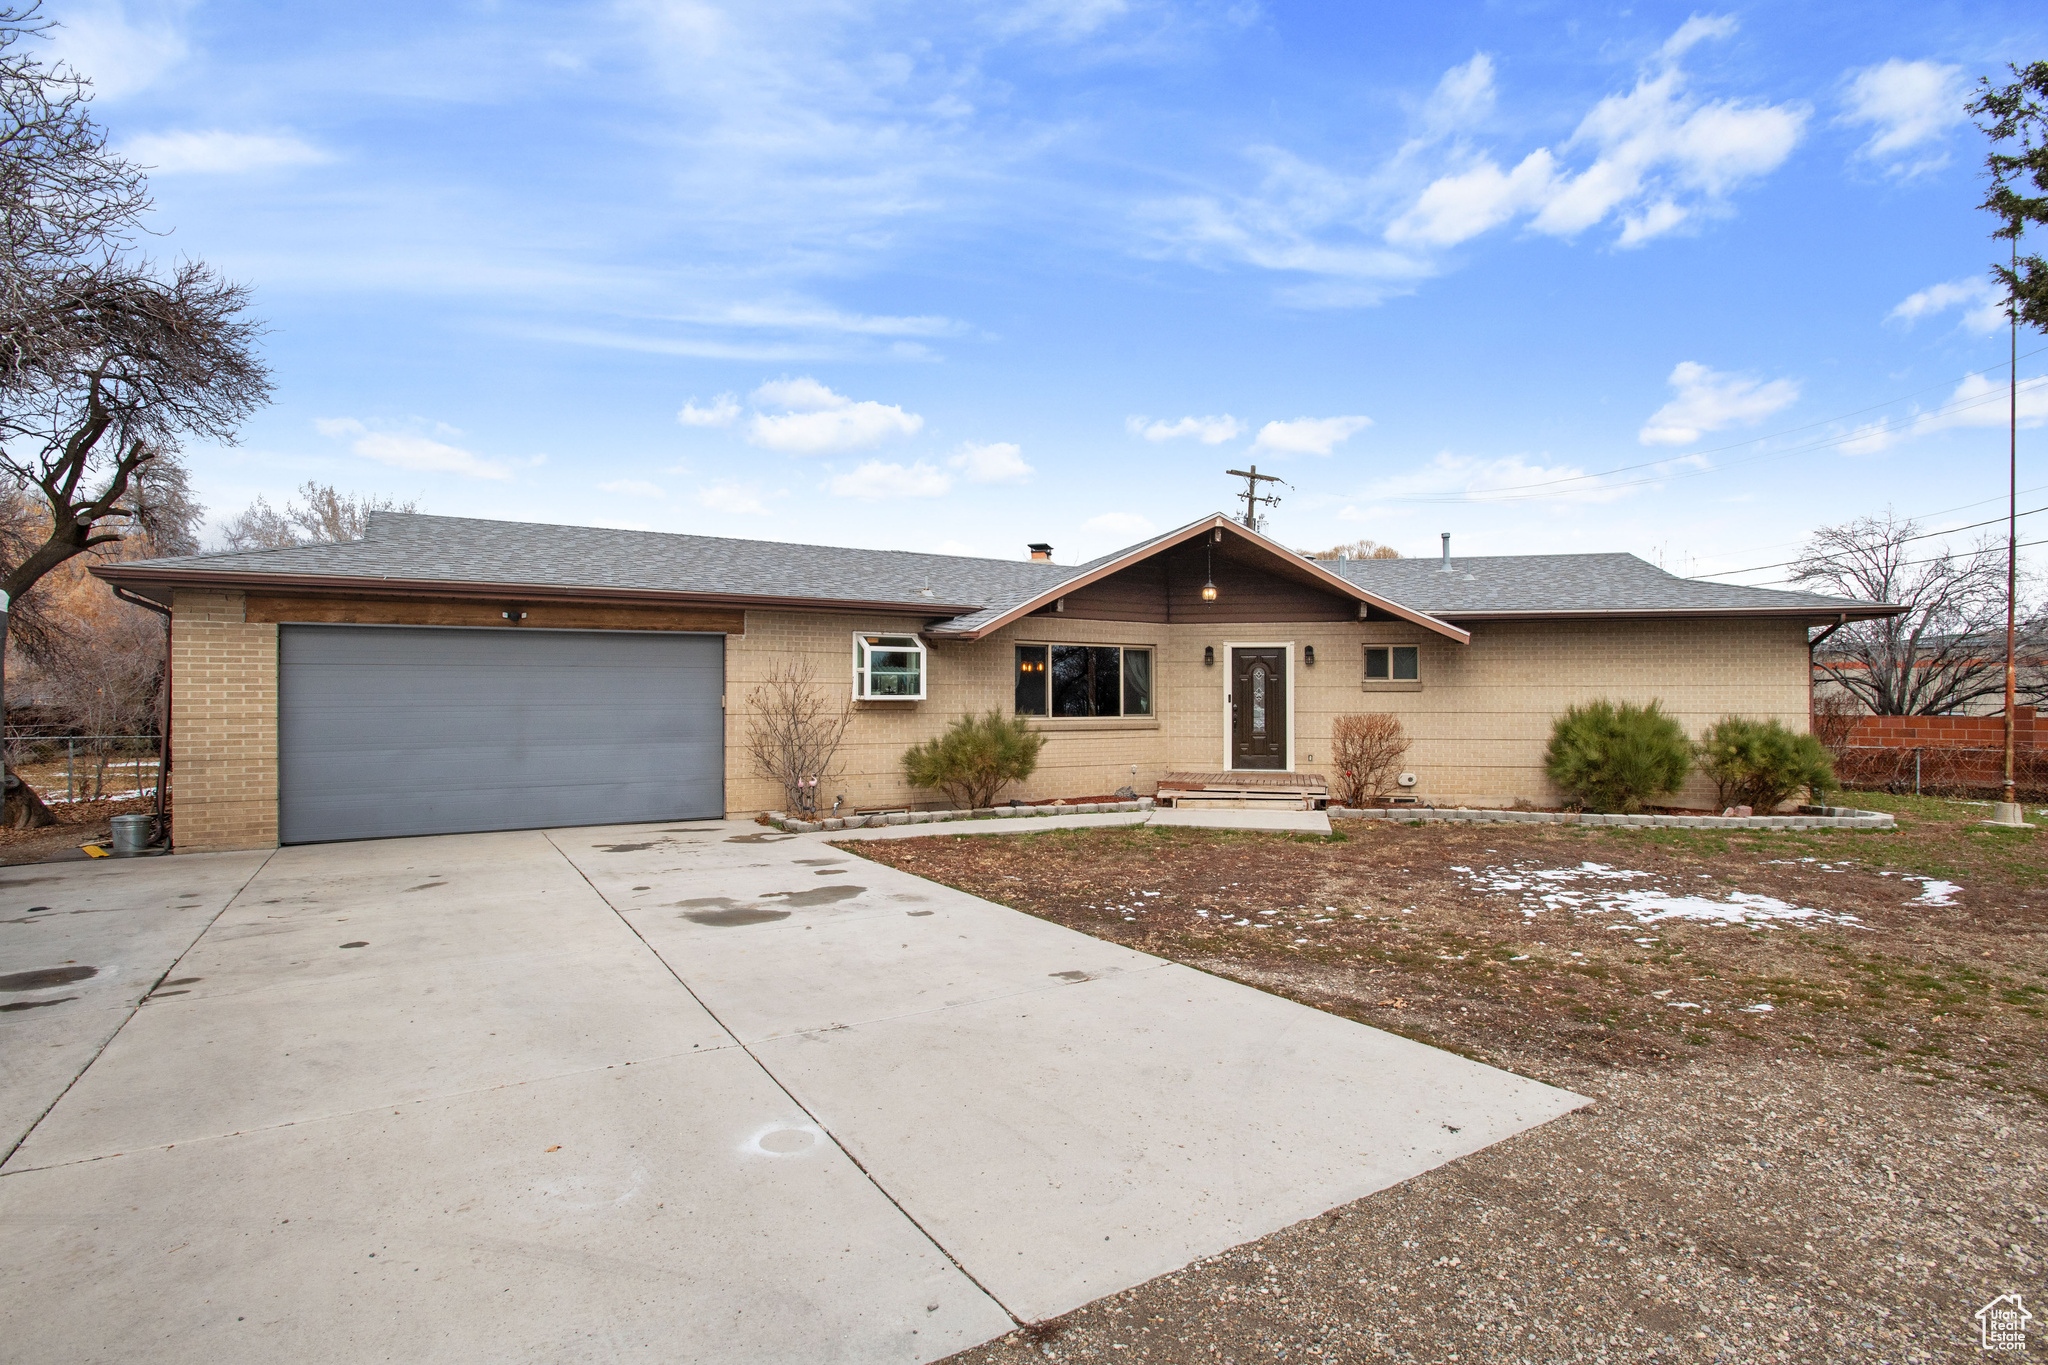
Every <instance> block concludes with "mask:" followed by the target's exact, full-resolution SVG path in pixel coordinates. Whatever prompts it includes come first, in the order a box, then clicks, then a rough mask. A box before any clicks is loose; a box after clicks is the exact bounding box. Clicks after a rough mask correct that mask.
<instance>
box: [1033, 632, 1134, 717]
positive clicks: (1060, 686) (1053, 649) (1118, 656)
mask: <svg viewBox="0 0 2048 1365" xmlns="http://www.w3.org/2000/svg"><path fill="white" fill-rule="evenodd" d="M1017 714H1018V715H1020V716H1149V715H1151V714H1152V651H1151V650H1149V649H1125V648H1123V647H1122V646H1120V645H1018V646H1017Z"/></svg>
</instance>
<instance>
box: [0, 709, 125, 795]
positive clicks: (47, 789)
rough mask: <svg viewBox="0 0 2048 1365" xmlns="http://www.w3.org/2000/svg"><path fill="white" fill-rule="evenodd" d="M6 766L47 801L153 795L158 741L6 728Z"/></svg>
mask: <svg viewBox="0 0 2048 1365" xmlns="http://www.w3.org/2000/svg"><path fill="white" fill-rule="evenodd" d="M5 748H6V755H7V766H8V767H10V768H12V769H13V770H14V773H15V775H16V776H18V777H19V778H21V780H22V781H24V782H26V783H28V785H29V786H31V787H33V788H34V789H35V793H36V795H37V796H40V797H41V798H42V799H43V804H44V805H46V806H57V805H60V804H67V803H75V802H79V801H120V800H131V799H134V798H138V797H148V796H154V795H156V785H157V775H158V772H159V770H160V765H161V760H162V755H163V742H162V740H161V739H160V738H159V737H158V736H156V735H48V734H36V733H32V732H30V733H22V732H18V731H16V730H15V729H13V728H9V729H8V730H7V732H6V738H5Z"/></svg>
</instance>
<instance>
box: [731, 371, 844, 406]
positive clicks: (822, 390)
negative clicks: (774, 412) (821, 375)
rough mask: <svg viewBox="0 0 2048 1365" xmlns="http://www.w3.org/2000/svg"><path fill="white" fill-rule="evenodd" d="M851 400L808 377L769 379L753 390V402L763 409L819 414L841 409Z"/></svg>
mask: <svg viewBox="0 0 2048 1365" xmlns="http://www.w3.org/2000/svg"><path fill="white" fill-rule="evenodd" d="M852 401H853V400H852V399H850V398H847V397H845V396H843V395H841V394H836V393H834V392H832V390H831V389H829V388H827V387H825V385H823V384H820V383H819V382H818V381H817V380H815V379H813V378H811V377H810V376H809V375H801V376H799V377H797V378H795V379H771V380H769V381H768V382H767V383H765V384H763V385H762V386H761V387H760V388H758V389H755V390H754V402H755V403H757V404H759V405H760V406H762V407H764V408H789V409H791V410H792V411H795V412H821V411H823V410H825V409H827V408H843V407H846V406H847V405H848V404H849V403H851V402H852Z"/></svg>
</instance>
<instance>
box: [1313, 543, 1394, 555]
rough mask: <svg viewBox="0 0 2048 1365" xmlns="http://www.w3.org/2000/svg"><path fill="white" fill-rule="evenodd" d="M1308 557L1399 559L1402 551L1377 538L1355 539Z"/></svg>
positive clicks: (1317, 551) (1315, 552)
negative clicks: (1383, 543) (1382, 542)
mask: <svg viewBox="0 0 2048 1365" xmlns="http://www.w3.org/2000/svg"><path fill="white" fill-rule="evenodd" d="M1306 557H1307V558H1309V559H1399V558H1400V557H1401V552H1400V551H1399V550H1397V549H1395V548H1394V547H1393V546H1391V545H1382V544H1380V543H1379V542H1378V541H1377V540H1353V541H1348V542H1346V543H1345V544H1343V545H1332V546H1331V547H1330V548H1329V549H1327V550H1316V551H1314V552H1312V553H1310V554H1309V555H1307V556H1306Z"/></svg>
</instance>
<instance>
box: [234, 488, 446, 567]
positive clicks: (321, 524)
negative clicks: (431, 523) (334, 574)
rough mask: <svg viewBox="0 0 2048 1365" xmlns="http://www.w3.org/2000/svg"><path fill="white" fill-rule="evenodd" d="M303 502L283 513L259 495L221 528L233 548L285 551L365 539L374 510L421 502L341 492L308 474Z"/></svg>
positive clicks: (404, 508)
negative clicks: (364, 534) (311, 477)
mask: <svg viewBox="0 0 2048 1365" xmlns="http://www.w3.org/2000/svg"><path fill="white" fill-rule="evenodd" d="M299 497H301V498H303V499H304V500H305V501H303V502H288V503H286V504H285V505H284V510H283V511H282V512H280V511H278V510H277V509H276V508H274V507H272V506H271V505H270V503H269V501H268V500H267V499H265V498H263V497H260V496H259V497H258V498H257V499H256V501H254V502H252V503H250V504H249V505H248V506H247V507H245V508H243V509H242V510H241V511H240V512H238V513H236V514H235V517H234V519H233V520H232V521H230V522H229V523H228V524H227V527H226V529H225V530H223V531H222V533H221V539H222V541H223V543H225V544H226V546H227V548H229V549H230V550H282V549H288V548H290V547H291V546H294V545H339V544H342V543H343V542H346V541H351V540H361V539H362V538H363V532H364V531H365V530H367V529H368V528H369V525H370V513H372V512H416V511H418V510H419V504H417V503H415V502H410V501H408V502H399V501H398V500H396V499H395V498H387V497H381V496H377V495H375V494H368V493H339V492H336V491H335V488H334V485H333V484H323V483H315V482H314V481H312V480H311V479H308V480H307V481H306V482H305V483H302V484H300V485H299Z"/></svg>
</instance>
